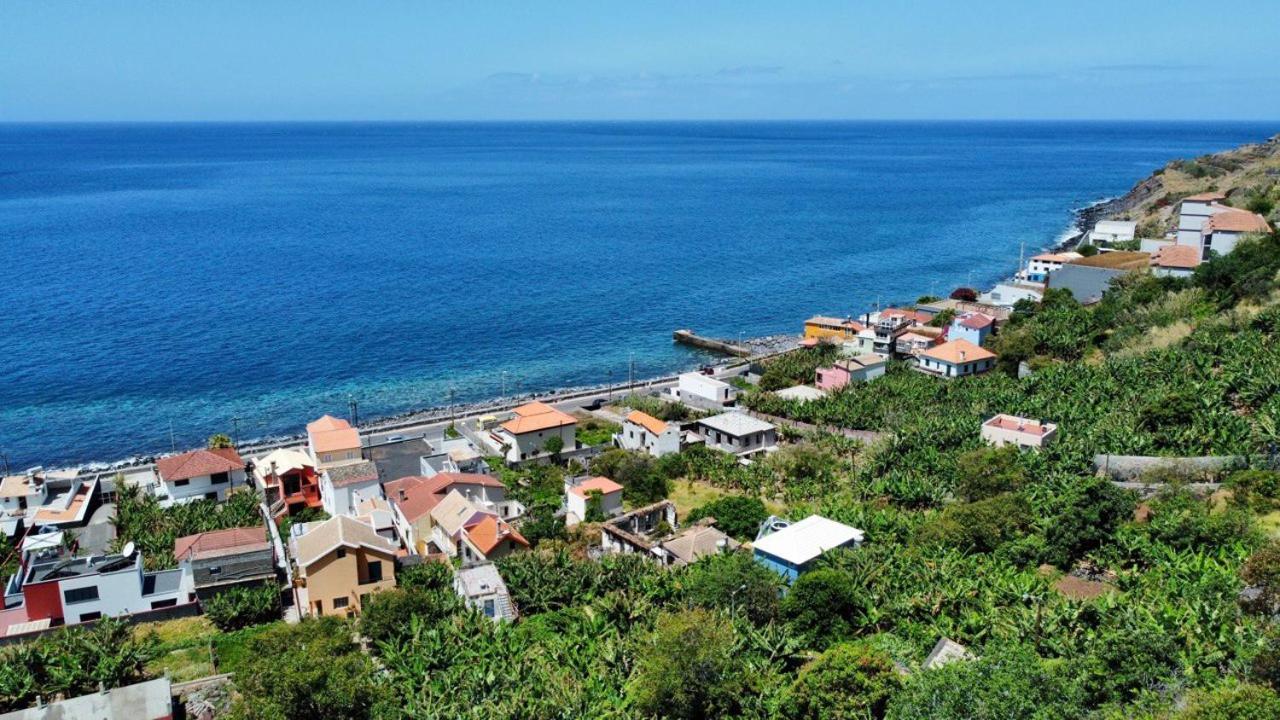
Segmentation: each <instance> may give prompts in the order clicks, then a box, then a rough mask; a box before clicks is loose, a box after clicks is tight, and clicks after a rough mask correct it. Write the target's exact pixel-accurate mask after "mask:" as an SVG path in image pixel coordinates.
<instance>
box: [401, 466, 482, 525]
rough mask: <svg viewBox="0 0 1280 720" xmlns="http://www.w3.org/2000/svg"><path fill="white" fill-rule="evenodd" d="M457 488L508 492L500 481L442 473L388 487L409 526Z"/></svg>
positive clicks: (403, 481) (410, 478)
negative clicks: (503, 490) (455, 486)
mask: <svg viewBox="0 0 1280 720" xmlns="http://www.w3.org/2000/svg"><path fill="white" fill-rule="evenodd" d="M454 485H483V486H484V487H492V488H506V485H503V484H502V481H500V480H498V479H497V478H493V477H490V476H488V475H479V474H474V473H439V474H438V475H436V476H434V477H423V476H421V475H410V476H408V477H402V478H400V479H399V480H392V481H391V482H389V483H387V484H386V485H385V486H384V487H385V489H386V493H387V497H388V498H389V499H390V500H391V502H393V503H395V504H396V506H397V507H399V508H400V512H401V513H403V514H404V516H405V518H406V519H407V520H409V522H413V521H415V520H417V519H418V518H420V517H422V516H424V515H426V514H427V513H429V512H431V509H432V508H434V507H435V506H436V505H439V504H440V501H441V500H443V499H444V497H445V495H448V494H449V490H450V489H451V488H452V487H453V486H454Z"/></svg>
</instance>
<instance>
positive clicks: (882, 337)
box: [872, 308, 928, 359]
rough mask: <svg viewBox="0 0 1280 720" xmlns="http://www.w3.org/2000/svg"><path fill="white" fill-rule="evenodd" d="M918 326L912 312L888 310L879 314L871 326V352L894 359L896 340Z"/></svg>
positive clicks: (917, 320)
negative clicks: (872, 331)
mask: <svg viewBox="0 0 1280 720" xmlns="http://www.w3.org/2000/svg"><path fill="white" fill-rule="evenodd" d="M925 322H928V321H927V320H926V321H925ZM918 324H920V321H919V318H918V317H917V315H916V313H915V312H914V311H906V310H898V309H897V308H890V309H888V310H885V311H883V312H881V313H880V315H879V317H878V318H877V319H876V322H875V325H874V326H873V329H874V330H875V341H874V342H873V344H872V352H873V353H875V354H876V355H880V356H882V357H887V358H890V359H892V358H894V357H896V356H897V352H898V338H900V337H902V336H903V335H904V334H906V332H907V331H908V330H910V329H911V328H912V327H913V326H915V325H918Z"/></svg>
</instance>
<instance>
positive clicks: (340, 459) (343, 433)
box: [307, 415, 364, 469]
mask: <svg viewBox="0 0 1280 720" xmlns="http://www.w3.org/2000/svg"><path fill="white" fill-rule="evenodd" d="M307 452H309V453H311V457H312V458H313V459H314V460H315V463H316V465H315V466H316V468H318V469H324V468H327V467H332V466H334V465H345V464H348V463H357V462H360V461H361V460H363V459H364V448H363V443H361V442H360V433H359V431H357V430H356V429H355V428H353V427H351V423H349V422H347V421H346V420H343V419H342V418H336V417H334V416H332V415H325V416H323V417H321V418H320V419H319V420H315V421H313V422H310V423H307Z"/></svg>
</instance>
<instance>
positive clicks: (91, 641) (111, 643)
mask: <svg viewBox="0 0 1280 720" xmlns="http://www.w3.org/2000/svg"><path fill="white" fill-rule="evenodd" d="M157 645H158V642H157V640H156V639H155V638H154V637H151V636H137V635H135V634H134V633H132V632H131V630H130V629H129V627H128V626H127V625H125V624H124V623H122V622H119V621H117V620H112V619H110V618H108V619H105V620H102V621H100V622H97V623H95V624H94V625H92V626H91V627H70V628H64V629H61V630H57V631H55V632H53V633H50V634H48V635H43V636H40V637H38V638H36V639H35V640H32V641H30V642H26V643H23V644H21V645H14V646H11V647H7V648H4V649H0V712H8V711H10V710H18V709H22V708H25V707H28V706H30V705H34V704H35V700H36V697H37V696H40V697H43V698H45V699H46V700H48V699H52V698H53V697H54V696H55V695H59V694H61V695H64V696H66V697H74V696H76V695H85V694H87V693H92V692H97V691H98V683H102V684H103V685H105V686H106V687H109V688H110V687H118V686H120V685H129V684H132V683H136V682H139V681H141V680H143V679H145V678H146V673H145V672H144V669H143V668H144V666H145V665H146V664H147V662H148V661H150V660H151V659H153V658H154V657H156V655H157Z"/></svg>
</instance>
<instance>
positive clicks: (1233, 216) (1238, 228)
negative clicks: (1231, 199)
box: [1203, 210, 1271, 234]
mask: <svg viewBox="0 0 1280 720" xmlns="http://www.w3.org/2000/svg"><path fill="white" fill-rule="evenodd" d="M1219 231H1221V232H1241V233H1250V232H1259V233H1265V232H1271V226H1270V225H1268V224H1267V221H1266V220H1265V219H1264V218H1263V217H1262V216H1261V215H1258V214H1257V213H1251V212H1246V211H1244V210H1226V211H1224V212H1220V213H1218V214H1217V215H1214V216H1213V217H1211V218H1209V220H1208V221H1207V222H1205V224H1204V231H1203V232H1204V234H1208V233H1213V232H1219Z"/></svg>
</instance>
